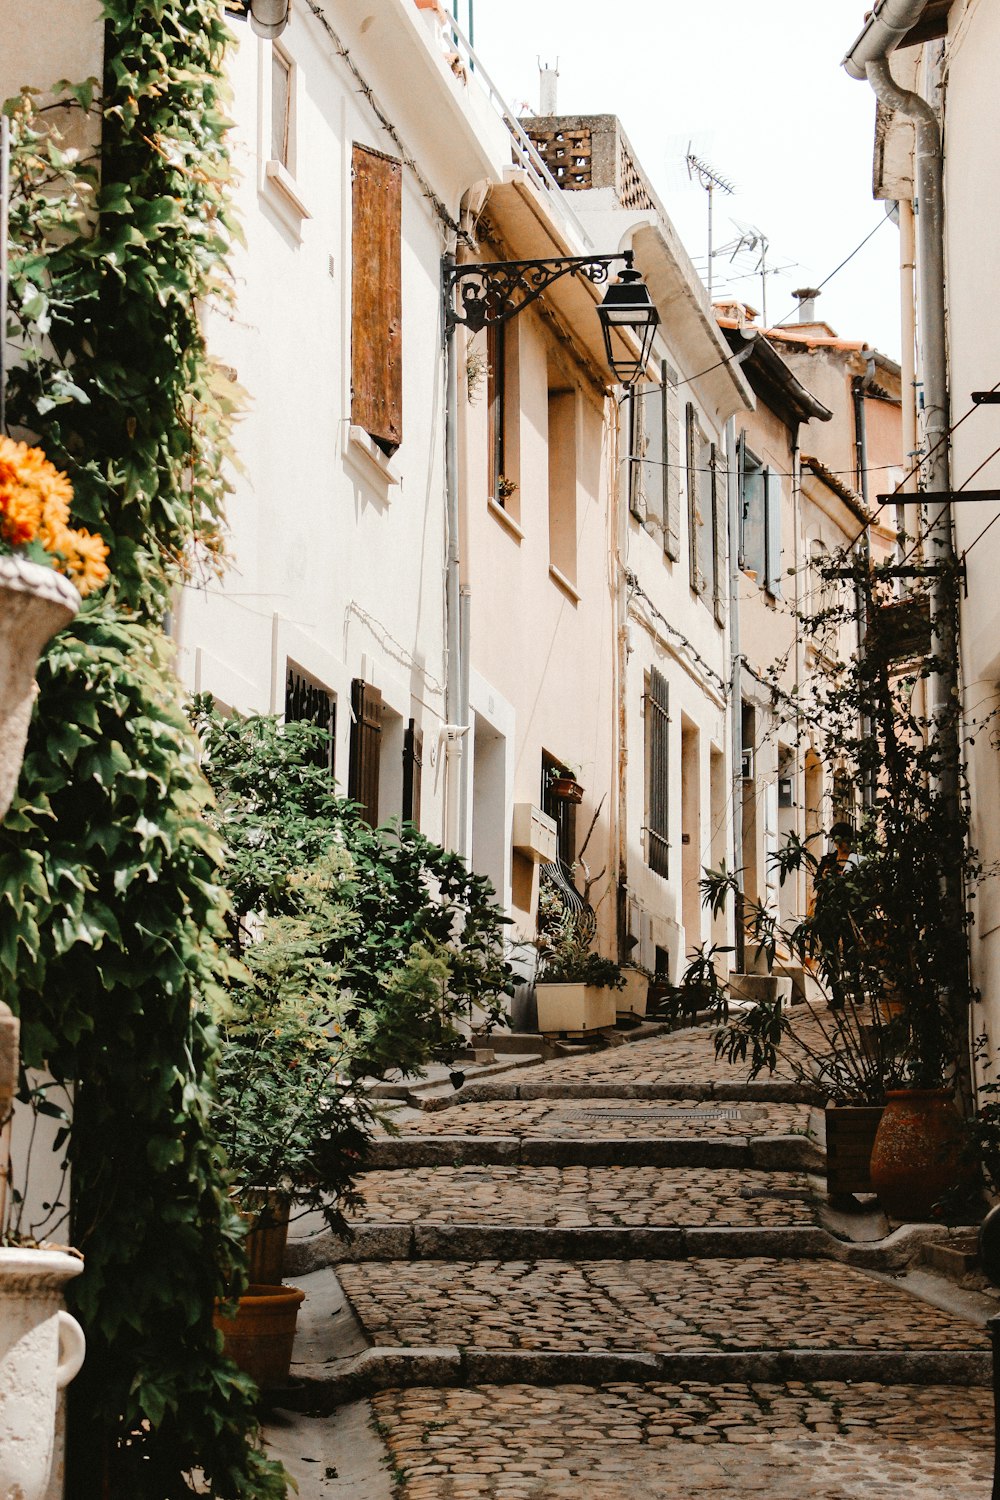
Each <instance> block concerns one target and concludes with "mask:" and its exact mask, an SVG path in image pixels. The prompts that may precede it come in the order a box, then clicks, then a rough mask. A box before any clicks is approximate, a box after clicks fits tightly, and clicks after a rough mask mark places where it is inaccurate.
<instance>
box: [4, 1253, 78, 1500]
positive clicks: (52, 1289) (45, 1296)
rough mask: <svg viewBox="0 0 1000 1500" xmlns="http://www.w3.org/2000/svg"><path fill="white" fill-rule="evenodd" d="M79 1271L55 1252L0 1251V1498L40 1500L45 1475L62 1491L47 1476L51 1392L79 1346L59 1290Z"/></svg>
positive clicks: (67, 1374) (73, 1365) (68, 1371)
mask: <svg viewBox="0 0 1000 1500" xmlns="http://www.w3.org/2000/svg"><path fill="white" fill-rule="evenodd" d="M82 1270H83V1262H82V1261H81V1260H78V1259H77V1258H76V1257H75V1256H72V1255H65V1254H63V1252H62V1251H60V1250H21V1249H8V1250H0V1495H6V1496H11V1497H13V1496H20V1497H21V1500H42V1497H43V1496H44V1495H47V1494H51V1493H53V1491H51V1490H50V1489H49V1482H50V1480H52V1479H53V1477H54V1478H55V1480H56V1482H57V1483H58V1485H59V1493H60V1494H62V1486H61V1474H59V1473H58V1472H57V1474H56V1475H55V1476H53V1473H52V1470H53V1466H54V1448H55V1420H56V1394H57V1392H58V1391H60V1390H61V1389H62V1388H63V1386H65V1385H68V1384H69V1382H70V1381H71V1380H72V1379H73V1377H74V1375H75V1374H76V1373H77V1371H78V1370H79V1368H80V1366H81V1365H82V1364H83V1357H84V1352H85V1350H86V1343H85V1340H84V1336H83V1330H82V1329H81V1327H80V1325H79V1323H78V1322H77V1321H76V1319H75V1318H73V1317H71V1316H70V1314H69V1313H68V1312H66V1311H65V1309H64V1308H63V1306H62V1293H63V1287H64V1286H65V1285H66V1283H67V1281H70V1280H72V1278H73V1277H74V1276H78V1275H79V1274H80V1272H81V1271H82ZM55 1467H56V1469H57V1470H58V1469H60V1468H61V1463H58V1462H56V1463H55Z"/></svg>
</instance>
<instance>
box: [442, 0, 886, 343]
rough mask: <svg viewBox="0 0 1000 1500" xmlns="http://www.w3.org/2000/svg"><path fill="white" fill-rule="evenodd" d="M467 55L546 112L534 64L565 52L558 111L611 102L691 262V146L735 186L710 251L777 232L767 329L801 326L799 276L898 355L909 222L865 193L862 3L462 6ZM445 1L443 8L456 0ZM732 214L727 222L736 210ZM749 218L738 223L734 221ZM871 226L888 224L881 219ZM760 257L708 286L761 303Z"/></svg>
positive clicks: (869, 123)
mask: <svg viewBox="0 0 1000 1500" xmlns="http://www.w3.org/2000/svg"><path fill="white" fill-rule="evenodd" d="M458 3H459V22H460V24H461V25H462V27H463V29H465V30H467V29H468V25H467V23H468V20H469V5H470V3H471V4H472V5H473V6H474V16H473V19H474V26H475V50H476V52H477V54H478V55H479V57H480V58H481V60H482V64H483V66H484V68H485V70H486V72H487V73H488V74H489V75H490V76H491V78H492V79H493V81H494V83H495V85H496V87H497V88H498V89H499V90H500V92H501V93H502V94H503V95H504V97H505V98H506V99H507V101H508V103H509V104H510V105H512V106H513V107H514V108H515V110H516V111H517V112H518V113H520V112H521V107H522V106H524V105H528V106H529V107H530V108H531V109H532V110H537V109H538V106H539V78H538V62H539V59H541V62H542V63H544V64H548V65H549V66H550V67H552V66H555V64H556V62H557V61H558V66H559V80H558V110H559V113H560V114H617V115H618V116H619V117H620V119H621V121H622V124H623V126H624V129H625V134H626V135H627V136H628V137H629V139H630V141H631V142H632V146H633V148H634V150H635V153H636V156H637V157H638V159H639V161H640V163H641V164H642V167H643V169H644V170H645V172H646V174H647V176H648V177H649V178H650V179H651V181H652V183H653V186H654V188H655V190H656V192H657V194H658V196H659V197H660V199H661V201H662V203H663V204H664V206H665V208H666V209H667V212H668V213H669V215H670V217H671V218H672V220H673V222H674V224H675V226H676V228H677V230H678V232H679V233H680V235H681V238H682V239H683V241H684V244H685V245H686V247H687V250H688V253H689V254H690V255H691V256H692V258H693V259H694V260H695V261H696V263H697V264H698V266H699V269H702V268H703V267H704V264H705V254H706V249H707V197H706V194H705V193H704V191H703V190H702V189H701V188H699V187H698V186H697V185H695V184H694V183H693V182H691V181H690V179H689V176H688V172H687V168H686V166H685V164H684V158H685V155H686V153H687V150H688V145H689V142H690V143H691V146H692V149H693V151H694V152H695V154H696V155H698V156H699V157H701V158H702V159H703V160H705V161H707V162H708V163H709V165H710V166H711V167H712V168H714V169H715V171H717V172H718V173H720V174H721V175H722V176H723V177H725V178H727V179H728V180H729V181H730V182H731V183H733V184H734V186H735V188H736V192H735V194H734V195H733V196H732V197H727V196H725V195H723V194H722V193H721V192H716V193H715V194H714V195H713V196H714V203H715V206H714V215H715V230H714V239H715V244H716V246H717V247H722V246H727V245H731V244H732V243H733V242H735V241H736V240H738V239H739V237H740V233H741V228H742V227H749V228H751V229H756V230H759V231H761V232H762V233H763V234H764V235H765V236H766V238H767V239H768V241H769V247H768V251H767V260H768V264H769V265H772V266H775V267H787V269H786V270H781V271H778V272H776V273H775V274H773V275H771V276H769V277H768V287H767V316H768V321H769V322H770V323H772V324H773V323H776V322H779V321H781V320H783V319H787V320H788V321H794V309H795V306H796V303H795V299H794V297H793V296H792V291H793V289H794V288H796V287H801V286H803V285H806V286H810V285H811V286H817V285H818V284H819V282H820V281H822V280H824V278H825V277H826V276H827V275H829V273H830V272H831V271H833V270H834V268H835V267H836V266H837V264H838V263H839V262H840V261H842V260H844V259H845V257H847V256H848V255H850V253H851V252H852V251H853V250H854V249H855V248H856V246H858V245H859V244H860V242H861V241H862V240H863V239H864V238H865V236H866V235H867V234H868V233H869V232H870V231H871V230H873V229H876V233H875V234H874V235H873V237H872V239H871V241H870V242H869V243H868V244H867V245H866V246H865V247H864V248H863V249H861V250H860V251H858V253H857V254H856V255H855V256H854V258H853V259H852V260H851V261H850V263H849V264H848V265H846V266H845V267H844V269H843V270H841V271H839V272H838V273H837V274H836V275H835V276H834V277H833V278H832V280H831V281H830V283H829V285H828V286H827V287H825V288H824V289H823V293H822V296H821V297H820V299H819V303H818V307H817V313H818V315H819V316H820V317H822V318H824V319H825V320H826V322H828V323H830V324H831V325H832V327H833V328H834V329H835V330H836V332H837V333H838V334H839V335H840V336H842V337H844V338H860V339H866V340H867V341H868V342H869V343H871V344H874V345H875V346H876V347H877V348H879V349H880V350H882V351H883V353H886V354H888V355H890V356H891V357H893V358H896V359H898V357H899V299H898V287H899V271H898V265H899V234H898V231H897V229H896V227H895V225H894V224H893V223H891V222H886V214H885V208H884V206H883V204H882V203H876V202H874V201H873V199H872V196H871V169H872V146H873V133H874V121H875V96H874V94H873V93H872V91H871V89H870V88H869V87H868V85H867V84H864V83H857V82H855V81H854V80H853V79H851V78H849V77H848V76H847V74H846V73H845V72H844V70H843V69H842V68H841V66H840V60H841V58H842V57H843V55H844V53H845V52H846V51H847V49H848V47H849V46H850V44H851V42H852V41H853V40H854V38H855V37H856V36H857V34H858V32H859V31H860V29H861V26H862V24H863V21H864V15H865V11H866V10H867V9H869V8H870V6H869V5H866V3H865V0H823V3H822V4H816V3H809V0H806V3H803V0H686V3H684V4H681V3H680V0H631V3H630V4H627V5H625V4H621V3H608V0H458ZM449 8H450V5H449ZM734 220H735V221H737V223H734V222H733V221H734ZM738 226H739V227H738ZM876 226H878V227H877V228H876ZM758 259H759V251H753V252H749V251H743V252H742V253H741V254H740V256H738V258H737V259H736V261H734V262H732V263H731V262H730V255H729V252H727V253H726V254H721V255H717V256H716V257H715V258H714V261H713V265H714V270H713V280H714V286H713V297H715V298H718V297H721V296H723V295H736V296H739V297H741V298H742V300H744V301H746V302H749V303H751V305H752V306H754V307H756V308H758V309H759V308H760V306H761V278H760V276H759V274H758V275H753V274H751V275H749V276H747V279H744V280H739V281H735V282H732V283H731V282H730V281H729V278H731V277H734V276H738V275H740V274H741V273H745V272H751V273H752V272H753V270H754V268H755V267H756V265H757V262H758Z"/></svg>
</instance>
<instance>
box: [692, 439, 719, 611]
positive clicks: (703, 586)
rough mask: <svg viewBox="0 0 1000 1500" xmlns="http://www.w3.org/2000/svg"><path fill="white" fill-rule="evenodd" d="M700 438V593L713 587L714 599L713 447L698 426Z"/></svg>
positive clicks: (698, 451) (698, 444)
mask: <svg viewBox="0 0 1000 1500" xmlns="http://www.w3.org/2000/svg"><path fill="white" fill-rule="evenodd" d="M695 433H696V436H697V439H698V441H697V448H696V451H697V455H698V456H697V469H698V472H697V475H696V476H695V477H696V479H697V494H698V592H699V594H705V593H706V592H708V590H709V587H710V586H711V592H712V599H713V602H714V599H715V578H714V573H715V537H714V535H713V520H714V516H713V506H714V505H715V470H714V469H713V467H712V452H713V448H712V444H711V443H710V442H709V441H708V439H707V438H706V436H705V434H704V433H703V432H702V430H701V426H700V424H699V423H698V422H696V423H695Z"/></svg>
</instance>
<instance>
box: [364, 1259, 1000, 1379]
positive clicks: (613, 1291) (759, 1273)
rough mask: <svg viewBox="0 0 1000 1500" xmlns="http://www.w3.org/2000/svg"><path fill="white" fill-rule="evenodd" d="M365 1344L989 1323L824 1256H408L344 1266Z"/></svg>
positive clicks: (879, 1348) (699, 1347) (775, 1335)
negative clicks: (456, 1258) (565, 1259)
mask: <svg viewBox="0 0 1000 1500" xmlns="http://www.w3.org/2000/svg"><path fill="white" fill-rule="evenodd" d="M338 1280H339V1282H340V1285H341V1287H342V1288H343V1291H344V1293H345V1295H346V1296H347V1298H348V1300H349V1302H350V1304H351V1306H352V1308H353V1311H354V1314H355V1316H356V1318H357V1320H358V1323H359V1325H360V1327H361V1328H362V1329H363V1331H364V1334H365V1337H366V1338H367V1340H368V1342H369V1343H370V1344H372V1345H376V1346H389V1347H397V1348H405V1347H426V1346H442V1345H448V1346H452V1345H454V1346H457V1347H459V1348H462V1349H472V1348H478V1349H482V1350H489V1351H493V1352H499V1351H501V1350H509V1351H516V1350H522V1351H535V1352H547V1353H559V1354H576V1353H586V1352H615V1351H617V1352H627V1353H630V1354H631V1353H637V1352H645V1353H671V1354H678V1353H684V1354H699V1353H709V1352H740V1351H746V1350H762V1349H771V1350H774V1351H783V1350H785V1351H787V1350H796V1349H798V1350H803V1351H813V1352H816V1351H820V1350H827V1351H835V1350H844V1349H847V1350H851V1351H854V1352H862V1351H866V1350H867V1351H869V1352H871V1353H884V1352H888V1351H898V1352H900V1353H904V1352H907V1351H916V1350H932V1351H934V1352H935V1353H957V1352H961V1353H963V1354H965V1353H980V1352H983V1353H984V1355H985V1353H986V1351H987V1349H988V1340H987V1336H986V1332H985V1327H984V1326H983V1324H982V1323H979V1324H977V1323H974V1322H972V1321H970V1320H967V1319H966V1318H962V1317H957V1316H955V1315H954V1314H950V1313H947V1312H944V1311H943V1310H941V1309H940V1308H937V1307H931V1306H929V1305H928V1304H927V1303H925V1302H923V1301H920V1300H919V1299H918V1298H916V1297H914V1296H911V1295H910V1294H909V1293H907V1292H906V1291H904V1290H901V1289H900V1287H899V1286H898V1285H896V1284H895V1283H894V1282H893V1281H892V1280H891V1279H890V1278H888V1277H881V1276H878V1275H875V1274H872V1273H868V1272H862V1271H859V1270H856V1269H853V1268H851V1267H847V1266H843V1265H840V1264H837V1263H834V1262H831V1261H825V1260H816V1259H802V1260H796V1261H792V1262H783V1261H780V1260H777V1259H774V1258H764V1257H753V1256H751V1257H745V1258H736V1257H732V1256H728V1257H720V1258H712V1259H702V1260H688V1261H679V1260H674V1261H659V1260H658V1261H654V1260H633V1261H620V1260H619V1261H616V1260H610V1259H608V1260H597V1261H584V1262H577V1263H576V1264H566V1263H565V1262H563V1261H560V1260H556V1259H553V1260H538V1261H531V1260H523V1261H516V1260H509V1259H508V1260H504V1261H493V1260H485V1261H483V1260H481V1261H470V1262H442V1261H423V1262H420V1261H417V1262H403V1261H393V1262H390V1263H384V1264H383V1263H372V1262H368V1263H366V1264H364V1265H344V1266H342V1267H341V1268H340V1269H339V1271H338Z"/></svg>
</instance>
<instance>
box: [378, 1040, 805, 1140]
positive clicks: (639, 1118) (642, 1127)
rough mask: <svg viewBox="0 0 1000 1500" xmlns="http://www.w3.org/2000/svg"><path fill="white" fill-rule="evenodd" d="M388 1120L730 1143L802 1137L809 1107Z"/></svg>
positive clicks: (560, 1102) (584, 1105) (578, 1102)
mask: <svg viewBox="0 0 1000 1500" xmlns="http://www.w3.org/2000/svg"><path fill="white" fill-rule="evenodd" d="M629 1050H630V1051H631V1050H633V1049H631V1048H630V1049H629ZM394 1121H395V1124H396V1126H397V1127H398V1129H399V1130H400V1131H401V1132H402V1133H403V1134H404V1135H407V1134H412V1135H492V1136H496V1135H513V1136H519V1137H522V1138H523V1137H529V1138H531V1139H550V1140H573V1139H575V1138H577V1137H579V1136H581V1135H586V1136H587V1137H589V1138H591V1139H601V1140H607V1139H615V1140H621V1139H628V1140H633V1139H643V1140H645V1139H650V1138H652V1139H656V1140H661V1139H662V1140H668V1139H675V1138H678V1137H681V1138H691V1137H699V1138H716V1139H721V1138H724V1139H727V1140H731V1139H733V1138H737V1137H742V1138H744V1139H745V1138H747V1137H748V1136H760V1135H806V1134H807V1133H808V1129H809V1107H808V1105H805V1104H757V1103H753V1104H746V1103H743V1102H742V1101H739V1102H736V1103H731V1102H728V1101H726V1100H714V1099H713V1100H712V1101H711V1102H709V1103H703V1104H685V1103H678V1104H676V1105H674V1104H668V1103H662V1102H658V1101H655V1102H654V1101H649V1100H645V1099H573V1100H571V1101H570V1100H566V1099H510V1100H508V1099H496V1100H493V1099H489V1100H486V1101H484V1102H483V1103H477V1104H454V1105H451V1106H450V1107H449V1108H448V1109H439V1110H433V1111H417V1110H410V1109H407V1110H406V1111H402V1110H401V1111H399V1112H397V1114H396V1115H395V1116H394Z"/></svg>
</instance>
